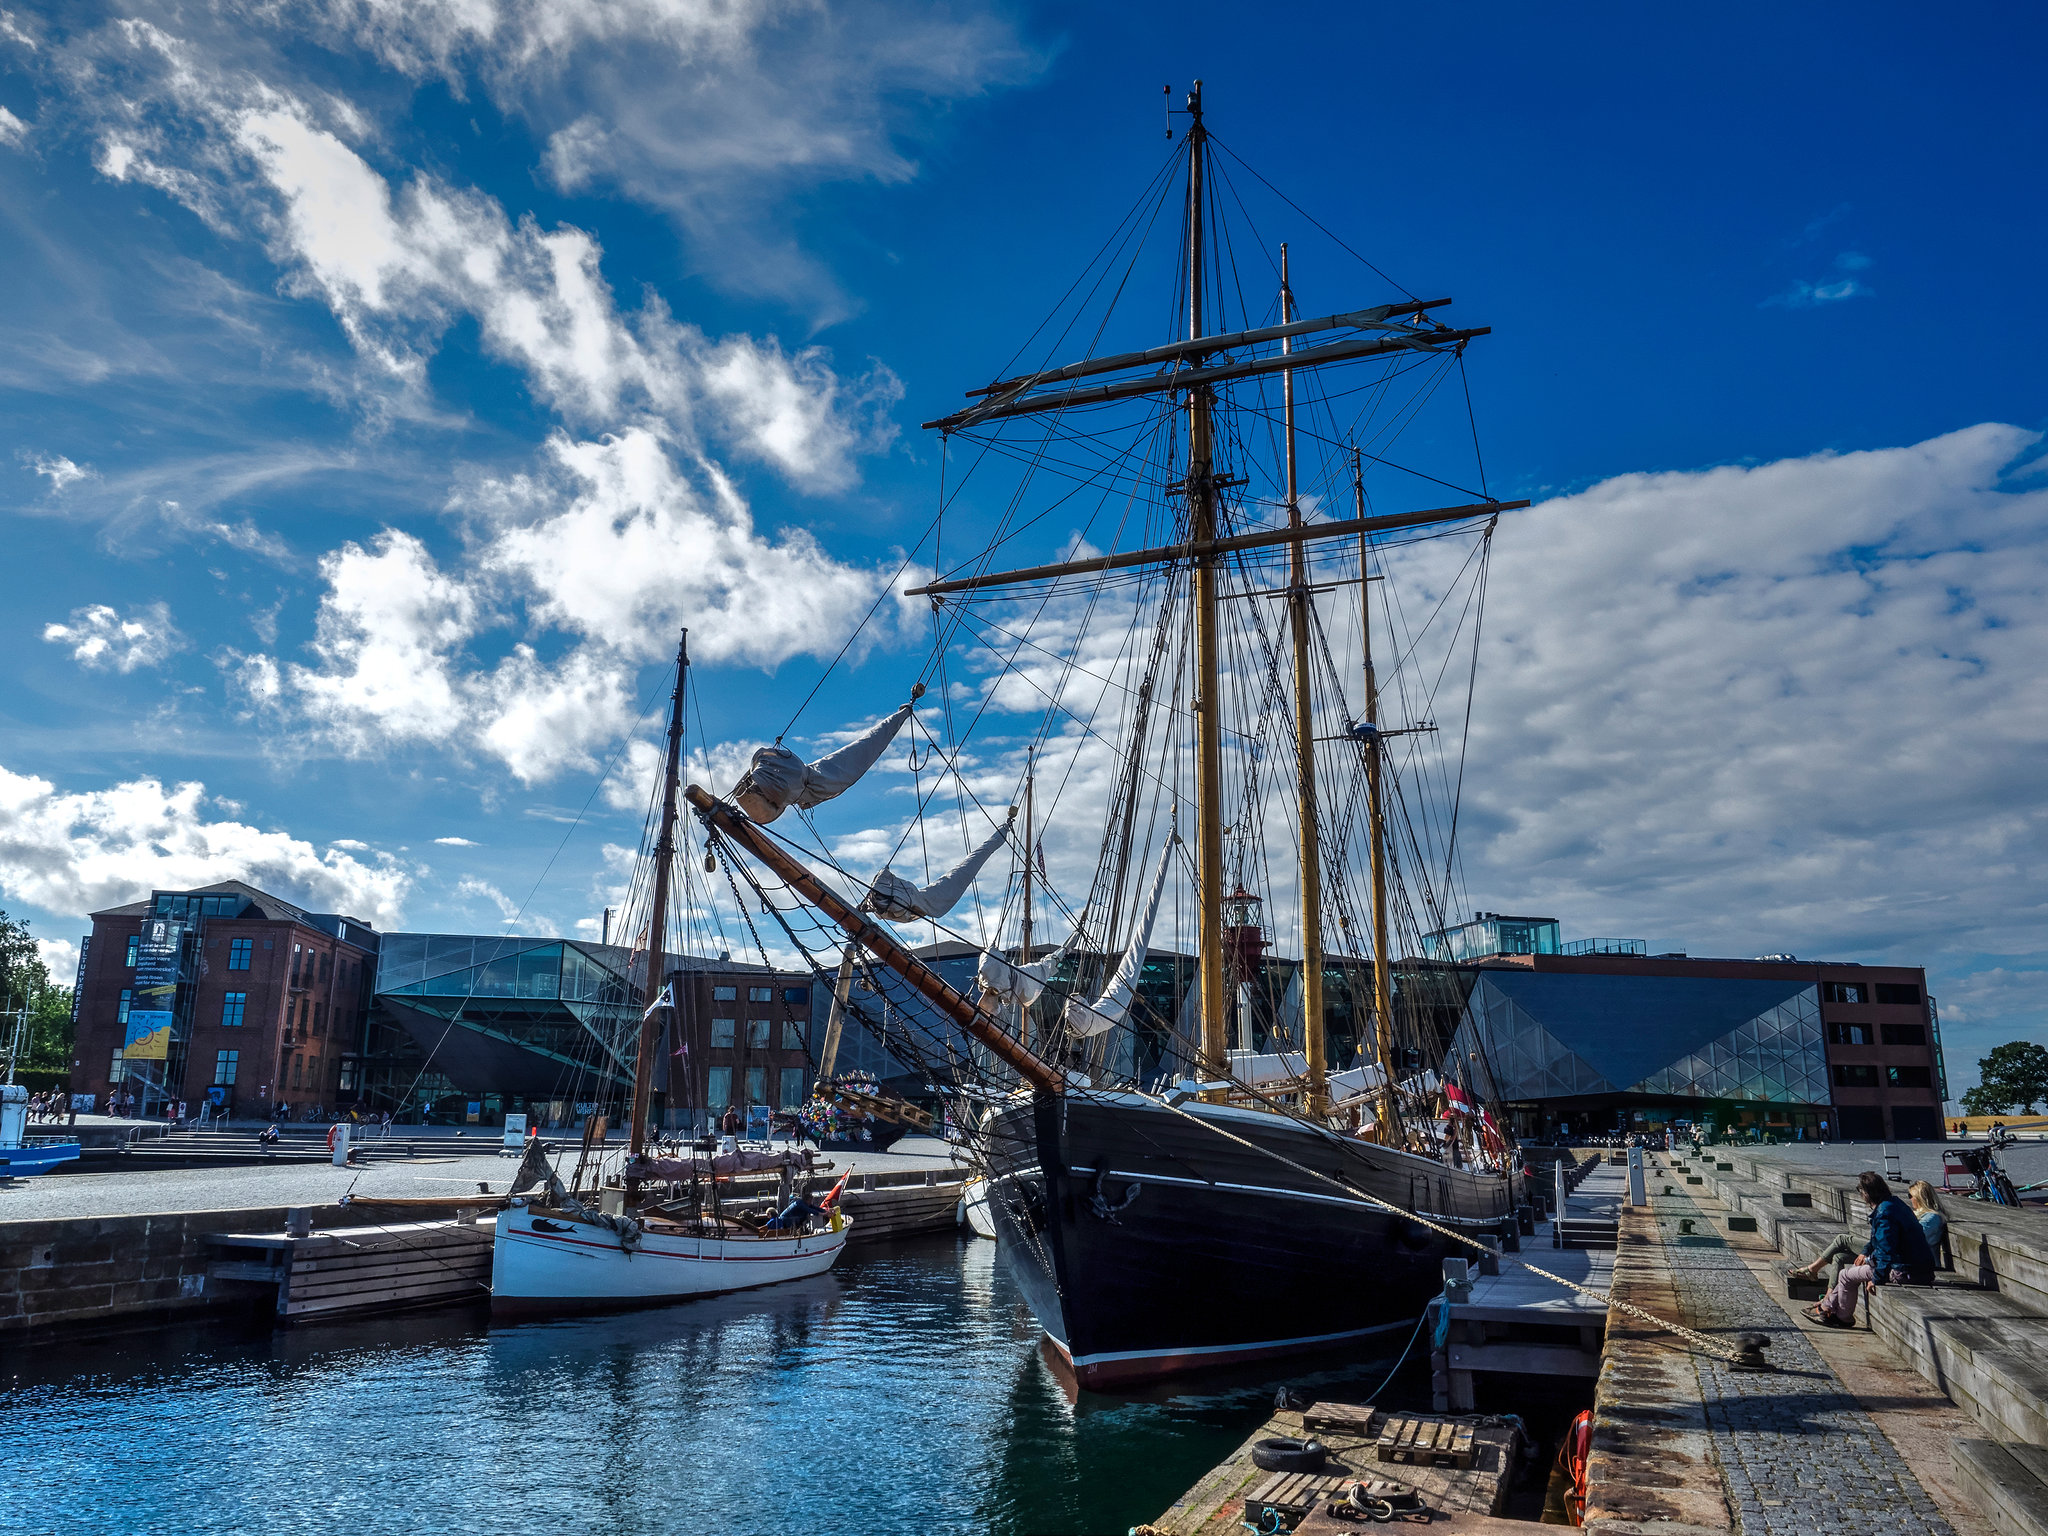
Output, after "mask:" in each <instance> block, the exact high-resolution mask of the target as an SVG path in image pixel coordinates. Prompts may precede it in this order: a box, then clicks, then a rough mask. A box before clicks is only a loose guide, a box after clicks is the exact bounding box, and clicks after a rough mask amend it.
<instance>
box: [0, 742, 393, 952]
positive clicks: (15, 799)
mask: <svg viewBox="0 0 2048 1536" xmlns="http://www.w3.org/2000/svg"><path fill="white" fill-rule="evenodd" d="M206 804H207V796H206V788H205V786H204V785H203V784H199V783H185V784H179V785H177V786H175V787H173V788H168V789H167V788H166V787H165V786H164V784H163V783H162V782H161V781H160V780H157V779H154V778H141V779H133V780H130V781H128V782H125V783H121V784H116V785H114V786H113V787H112V788H110V789H104V790H85V791H69V792H67V791H59V790H58V789H57V787H56V786H55V785H54V784H52V783H51V782H50V781H49V780H47V779H42V778H37V777H33V776H30V775H23V774H17V773H13V772H10V771H9V770H8V769H6V768H0V891H4V892H5V893H6V895H7V896H8V897H10V898H12V899H14V900H17V901H24V902H28V903H31V904H33V905H35V906H38V907H41V908H43V909H44V910H45V911H49V912H54V913H58V914H61V915H63V916H65V917H74V918H75V917H82V916H84V915H85V914H86V913H88V912H92V911H95V910H98V909H100V908H103V907H111V906H118V905H120V904H122V903H124V902H130V901H135V900H138V899H140V898H141V897H144V896H147V895H148V894H149V892H150V891H151V890H152V889H160V890H189V889H191V888H193V887H194V886H201V885H211V884H213V883H215V882H216V881H220V880H244V881H247V882H248V883H249V884H251V885H253V886H256V887H257V888H258V889H260V890H266V891H270V892H273V893H274V894H276V895H279V896H282V897H285V898H286V899H287V900H290V901H295V902H298V903H299V904H300V905H302V906H305V907H307V908H309V909H311V910H313V911H339V912H346V913H349V914H351V915H353V916H356V917H359V918H361V919H363V920H364V921H366V922H369V923H371V924H373V925H375V926H378V927H394V926H396V925H397V924H398V923H399V921H400V919H401V917H402V915H403V908H404V903H405V898H406V895H407V894H408V892H409V891H410V890H411V887H412V875H411V874H410V873H409V872H408V871H407V870H406V869H405V868H404V867H403V866H401V865H399V864H398V863H397V862H396V861H395V860H393V859H391V858H389V857H383V858H380V859H379V860H378V861H376V862H374V863H370V862H365V861H363V860H360V859H357V858H355V857H354V856H352V855H350V854H347V853H342V852H338V851H335V850H333V849H330V850H329V851H328V852H326V853H324V854H323V853H321V852H319V851H318V850H317V849H316V848H314V846H313V845H312V844H311V843H308V842H305V841H303V840H302V839H300V838H296V837H292V836H290V835H289V834H287V833H283V832H268V831H264V830H263V829H261V828H259V827H253V826H250V825H248V824H247V823H245V822H240V821H234V820H216V819H211V818H209V817H208V815H207V814H206V809H205V807H206Z"/></svg>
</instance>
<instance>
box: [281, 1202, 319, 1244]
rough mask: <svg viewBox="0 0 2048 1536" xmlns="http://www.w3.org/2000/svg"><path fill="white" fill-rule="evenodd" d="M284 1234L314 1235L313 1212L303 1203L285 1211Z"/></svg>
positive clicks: (292, 1235) (289, 1235)
mask: <svg viewBox="0 0 2048 1536" xmlns="http://www.w3.org/2000/svg"><path fill="white" fill-rule="evenodd" d="M284 1235H285V1236H286V1237H311V1236H312V1235H313V1213H312V1211H310V1210H308V1209H307V1208H306V1207H305V1206H303V1205H297V1206H293V1207H292V1208H291V1209H290V1210H288V1211H286V1212H285V1213H284Z"/></svg>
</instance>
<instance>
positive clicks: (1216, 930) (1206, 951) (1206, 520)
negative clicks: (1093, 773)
mask: <svg viewBox="0 0 2048 1536" xmlns="http://www.w3.org/2000/svg"><path fill="white" fill-rule="evenodd" d="M1188 115H1189V116H1190V117H1191V118H1192V119H1193V123H1192V125H1191V126H1190V127H1189V129H1188V340H1189V341H1191V342H1192V341H1199V340H1200V339H1201V337H1202V260H1203V256H1202V233H1203V231H1202V196H1203V187H1202V175H1203V171H1204V169H1205V161H1206V159H1207V155H1208V143H1209V130H1208V129H1207V128H1205V127H1204V126H1203V125H1202V82H1201V81H1199V80H1197V81H1196V82H1195V88H1194V89H1193V90H1191V91H1189V92H1188ZM1202 356H1203V354H1202V353H1200V352H1190V353H1189V354H1188V358H1187V361H1188V363H1189V365H1190V366H1191V367H1193V368H1194V369H1196V370H1198V371H1199V370H1200V368H1201V366H1202ZM1215 403H1216V394H1215V391H1214V390H1212V389H1211V388H1210V387H1209V386H1208V385H1207V384H1197V385H1196V386H1195V387H1194V388H1192V389H1190V390H1189V391H1188V479H1187V497H1188V539H1189V542H1191V543H1192V544H1194V545H1195V547H1196V548H1197V549H1200V548H1201V547H1202V546H1203V545H1205V544H1210V543H1213V542H1214V541H1215V538H1216V477H1215V474H1214V471H1213V463H1212V459H1213V456H1214V442H1213V436H1212V425H1211V420H1210V416H1211V412H1212V411H1213V409H1214V407H1215ZM1216 561H1217V557H1216V554H1215V553H1214V552H1213V551H1210V552H1206V553H1201V554H1197V555H1196V556H1195V560H1194V583H1193V589H1194V628H1195V698H1194V706H1195V708H1194V713H1195V890H1196V902H1195V919H1196V924H1197V928H1196V935H1195V954H1196V956H1197V957H1198V961H1199V964H1200V970H1199V972H1198V973H1197V977H1196V985H1197V986H1198V987H1199V988H1200V989H1201V1018H1202V1071H1203V1073H1204V1074H1205V1075H1206V1076H1207V1077H1209V1078H1210V1079H1217V1078H1223V1077H1228V1076H1229V1075H1230V1034H1229V1017H1228V1015H1227V1013H1226V1012H1225V1009H1224V976H1223V966H1224V953H1223V690H1222V687H1221V686H1220V681H1219V669H1218V666H1217V661H1216V650H1217V634H1216V629H1217V612H1216V574H1217V573H1216ZM1209 1097H1210V1098H1212V1099H1217V1100H1219V1101H1220V1099H1221V1098H1222V1090H1220V1089H1219V1090H1216V1091H1215V1092H1213V1093H1211V1094H1210V1095H1209Z"/></svg>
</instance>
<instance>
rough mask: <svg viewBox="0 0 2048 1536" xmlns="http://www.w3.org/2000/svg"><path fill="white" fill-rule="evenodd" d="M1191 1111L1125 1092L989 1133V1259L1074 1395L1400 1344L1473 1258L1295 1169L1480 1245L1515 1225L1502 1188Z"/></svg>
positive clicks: (1019, 1107) (1288, 1123)
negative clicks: (1003, 1272)
mask: <svg viewBox="0 0 2048 1536" xmlns="http://www.w3.org/2000/svg"><path fill="white" fill-rule="evenodd" d="M1186 1108H1187V1109H1188V1110H1189V1111H1190V1112H1191V1113H1193V1114H1195V1115H1196V1116H1197V1117H1198V1118H1199V1120H1200V1121H1201V1122H1203V1123H1201V1124H1196V1123H1193V1122H1191V1121H1190V1120H1189V1119H1188V1118H1187V1117H1186V1116H1183V1115H1179V1114H1175V1113H1174V1112H1173V1111H1171V1110H1168V1109H1166V1108H1164V1107H1162V1106H1160V1105H1158V1104H1156V1103H1153V1102H1152V1101H1150V1100H1147V1099H1143V1098H1140V1097H1138V1096H1137V1095H1115V1094H1112V1095H1062V1096H1052V1095H1040V1096H1039V1097H1038V1098H1037V1099H1036V1101H1028V1100H1024V1099H1021V1098H1020V1099H1017V1100H1013V1101H1011V1102H1010V1103H1009V1104H1008V1105H1005V1106H1004V1107H1003V1108H1002V1109H1000V1110H998V1111H997V1112H996V1114H995V1115H994V1116H993V1117H992V1118H991V1120H990V1121H989V1123H988V1132H989V1135H990V1153H989V1162H990V1171H991V1174H992V1179H991V1192H990V1201H989V1205H990V1211H991V1214H992V1216H993V1217H994V1220H995V1224H996V1230H997V1234H998V1236H997V1241H998V1245H999V1248H1000V1250H1001V1251H1002V1252H1003V1253H1004V1255H1005V1256H1006V1258H1007V1261H1008V1262H1009V1264H1010V1266H1011V1270H1012V1273H1013V1274H1014V1275H1015V1277H1016V1279H1017V1281H1018V1284H1019V1286H1020V1287H1021V1289H1022V1290H1023V1292H1024V1294H1025V1297H1026V1298H1027V1300H1028V1301H1029V1303H1030V1305H1031V1307H1032V1310H1033V1311H1034V1312H1035V1313H1036V1314H1037V1317H1038V1321H1039V1324H1040V1326H1041V1327H1042V1328H1043V1329H1044V1330H1045V1334H1046V1337H1047V1338H1048V1339H1049V1340H1050V1341H1051V1343H1052V1344H1053V1345H1054V1346H1055V1347H1056V1348H1057V1350H1058V1351H1059V1353H1060V1354H1061V1355H1062V1356H1063V1357H1064V1358H1065V1360H1066V1362H1067V1363H1068V1364H1069V1365H1070V1366H1071V1368H1072V1371H1073V1375H1074V1377H1075V1378H1076V1380H1077V1381H1078V1383H1079V1384H1080V1385H1081V1386H1083V1387H1087V1388H1092V1389H1098V1390H1099V1389H1116V1388H1125V1387H1131V1386H1135V1385H1138V1384H1141V1383H1143V1382H1146V1381H1149V1380H1153V1379H1155V1378H1158V1377H1161V1376H1168V1375H1172V1374H1175V1373H1178V1372H1183V1371H1190V1370H1200V1369H1205V1368H1209V1367H1214V1366H1220V1365H1226V1364H1231V1363H1234V1362H1242V1361H1250V1360H1259V1359H1267V1358H1275V1357H1279V1356H1284V1355H1289V1354H1296V1353H1301V1352H1305V1351H1312V1350H1318V1349H1328V1348H1335V1347H1343V1346H1347V1345H1353V1344H1361V1343H1366V1342H1369V1341H1370V1340H1372V1339H1373V1338H1375V1337H1376V1336H1379V1335H1382V1334H1385V1335H1390V1336H1392V1337H1393V1338H1394V1339H1395V1340H1396V1342H1398V1339H1399V1337H1400V1335H1402V1334H1404V1333H1406V1332H1407V1331H1409V1330H1411V1329H1412V1328H1413V1327H1414V1326H1415V1325H1416V1322H1417V1320H1418V1319H1419V1318H1420V1316H1421V1314H1422V1309H1423V1307H1424V1305H1425V1304H1426V1303H1427V1302H1428V1301H1429V1299H1430V1298H1431V1297H1432V1296H1434V1295H1436V1294H1438V1293H1439V1292H1440V1291H1441V1290H1442V1289H1443V1272H1442V1261H1443V1259H1444V1257H1445V1256H1446V1255H1448V1254H1450V1253H1452V1252H1453V1251H1454V1250H1455V1251H1456V1252H1458V1253H1462V1254H1469V1253H1470V1252H1471V1250H1470V1249H1469V1248H1466V1247H1464V1246H1463V1245H1462V1244H1454V1243H1452V1242H1451V1240H1450V1239H1448V1238H1445V1237H1443V1236H1441V1235H1440V1234H1438V1233H1435V1232H1432V1231H1430V1230H1429V1229H1428V1228H1427V1227H1424V1226H1422V1225H1420V1224H1419V1223H1417V1222H1414V1221H1412V1220H1410V1219H1409V1218H1408V1217H1407V1216H1406V1215H1403V1214H1399V1213H1396V1212H1390V1211H1387V1210H1385V1209H1383V1208H1381V1207H1377V1206H1374V1205H1372V1204H1370V1203H1368V1202H1366V1201H1363V1200H1360V1199H1358V1198H1357V1197H1356V1196H1354V1195H1349V1194H1346V1193H1345V1192H1344V1191H1343V1190H1342V1189H1340V1188H1338V1187H1335V1186H1333V1185H1331V1184H1330V1183H1328V1182H1326V1181H1324V1180H1322V1179H1318V1178H1314V1177H1312V1176H1311V1175H1309V1174H1305V1173H1303V1172H1301V1171H1299V1169H1298V1168H1297V1167H1294V1166H1290V1165H1291V1164H1292V1165H1299V1168H1306V1169H1313V1170H1316V1171H1317V1172H1321V1173H1326V1174H1331V1175H1334V1176H1336V1177H1338V1178H1340V1179H1342V1180H1344V1181H1345V1183H1346V1184H1348V1185H1349V1186H1350V1187H1351V1188H1353V1189H1357V1190H1361V1191H1363V1192H1365V1193H1368V1194H1371V1195H1374V1196H1377V1197H1378V1198H1380V1199H1382V1200H1386V1201H1389V1202H1391V1203H1393V1204H1395V1205H1398V1206H1400V1207H1402V1208H1403V1209H1404V1210H1413V1211H1415V1212H1417V1213H1419V1214H1421V1215H1424V1216H1426V1217H1428V1218H1429V1219H1430V1220H1431V1221H1435V1222H1438V1223H1439V1224H1441V1225H1446V1226H1451V1227H1453V1228H1454V1229H1456V1230H1463V1231H1468V1232H1471V1233H1472V1234H1474V1235H1478V1234H1480V1233H1482V1232H1502V1231H1504V1230H1505V1229H1506V1226H1507V1224H1508V1223H1510V1222H1511V1221H1512V1220H1513V1201H1512V1197H1511V1194H1510V1190H1509V1185H1508V1182H1507V1181H1506V1180H1505V1179H1502V1178H1499V1177H1497V1176H1493V1175H1482V1174H1477V1173H1472V1172H1467V1171H1464V1170H1460V1169H1453V1168H1447V1167H1445V1166H1443V1165H1442V1164H1440V1163H1436V1162H1433V1161H1431V1160H1429V1159H1426V1158H1421V1157H1416V1156H1413V1155H1412V1154H1409V1153H1405V1152H1400V1151H1396V1150H1394V1149H1391V1148H1386V1147H1378V1146H1372V1145H1368V1144H1365V1143H1359V1142H1338V1141H1335V1140H1333V1139H1332V1138H1330V1137H1327V1136H1322V1135H1319V1134H1317V1133H1316V1132H1315V1131H1313V1130H1311V1129H1309V1128H1308V1127H1306V1126H1303V1125H1301V1124H1300V1123H1299V1122H1296V1121H1293V1120H1290V1119H1288V1118H1286V1117H1285V1116H1280V1115H1273V1114H1267V1113H1262V1112H1259V1111H1248V1110H1242V1109H1235V1108H1229V1107H1223V1106H1209V1105H1203V1106H1196V1105H1193V1104H1190V1105H1188V1106H1186ZM1210 1127H1214V1129H1211V1128H1210ZM1218 1129H1220V1130H1223V1131H1227V1132H1229V1133H1230V1135H1232V1136H1236V1137H1241V1138H1243V1139H1244V1140H1245V1141H1249V1142H1251V1143H1253V1145H1252V1146H1243V1145H1240V1144H1239V1143H1237V1142H1234V1141H1231V1140H1228V1139H1226V1138H1225V1137H1224V1136H1221V1135H1218V1134H1216V1130H1218ZM1282 1159H1285V1161H1282Z"/></svg>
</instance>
